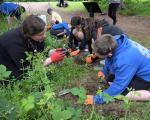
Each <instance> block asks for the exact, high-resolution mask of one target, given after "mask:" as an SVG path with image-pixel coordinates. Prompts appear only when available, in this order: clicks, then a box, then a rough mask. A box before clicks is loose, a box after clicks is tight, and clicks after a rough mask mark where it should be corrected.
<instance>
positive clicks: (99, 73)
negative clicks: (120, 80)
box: [97, 71, 105, 79]
mask: <svg viewBox="0 0 150 120" xmlns="http://www.w3.org/2000/svg"><path fill="white" fill-rule="evenodd" d="M97 77H98V78H100V79H105V75H104V73H103V72H102V71H99V72H98V74H97Z"/></svg>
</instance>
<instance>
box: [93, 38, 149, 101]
mask: <svg viewBox="0 0 150 120" xmlns="http://www.w3.org/2000/svg"><path fill="white" fill-rule="evenodd" d="M114 38H115V40H116V42H117V46H118V47H117V49H116V50H115V51H114V53H113V56H112V57H111V58H106V59H105V66H104V68H103V72H104V74H105V76H106V77H107V76H108V74H109V73H112V74H114V75H115V79H114V81H113V83H112V84H111V85H110V87H109V88H107V89H106V90H104V91H103V94H105V93H106V94H108V95H110V96H117V95H119V94H121V93H122V92H123V91H124V90H125V89H126V88H127V86H128V85H129V83H130V82H131V80H132V78H133V76H135V75H136V76H138V77H140V78H142V79H143V80H145V81H148V82H150V51H149V50H148V49H147V48H145V47H143V46H141V45H140V44H138V43H136V42H134V41H132V40H130V39H129V38H128V37H127V36H126V35H117V36H114ZM94 102H95V103H96V104H102V103H104V102H105V98H104V97H103V96H100V95H96V96H94Z"/></svg>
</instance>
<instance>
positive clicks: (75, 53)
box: [70, 50, 80, 56]
mask: <svg viewBox="0 0 150 120" xmlns="http://www.w3.org/2000/svg"><path fill="white" fill-rule="evenodd" d="M79 52H80V50H76V51H73V52H71V53H70V55H71V56H76V55H77V54H79Z"/></svg>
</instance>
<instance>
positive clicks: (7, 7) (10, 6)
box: [0, 2, 18, 15]
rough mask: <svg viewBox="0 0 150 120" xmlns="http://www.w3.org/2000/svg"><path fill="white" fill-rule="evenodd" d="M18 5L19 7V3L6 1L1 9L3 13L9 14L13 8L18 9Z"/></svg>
mask: <svg viewBox="0 0 150 120" xmlns="http://www.w3.org/2000/svg"><path fill="white" fill-rule="evenodd" d="M17 7H18V5H17V4H14V3H7V2H6V3H2V4H1V7H0V10H1V12H2V13H4V14H6V15H9V14H10V13H11V12H12V11H13V10H16V9H17Z"/></svg>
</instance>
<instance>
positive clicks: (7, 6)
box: [0, 2, 25, 27]
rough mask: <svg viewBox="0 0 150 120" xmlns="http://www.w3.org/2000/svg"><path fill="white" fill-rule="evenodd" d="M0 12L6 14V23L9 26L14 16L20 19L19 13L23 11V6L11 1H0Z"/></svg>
mask: <svg viewBox="0 0 150 120" xmlns="http://www.w3.org/2000/svg"><path fill="white" fill-rule="evenodd" d="M0 12H1V13H2V14H3V15H6V16H8V18H7V19H8V25H9V27H11V26H12V20H13V19H14V17H15V18H16V19H17V20H21V14H22V13H24V12H25V8H24V7H23V6H21V5H19V4H15V3H12V2H2V3H1V4H0Z"/></svg>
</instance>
